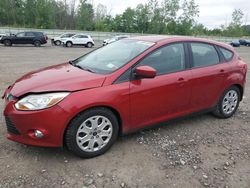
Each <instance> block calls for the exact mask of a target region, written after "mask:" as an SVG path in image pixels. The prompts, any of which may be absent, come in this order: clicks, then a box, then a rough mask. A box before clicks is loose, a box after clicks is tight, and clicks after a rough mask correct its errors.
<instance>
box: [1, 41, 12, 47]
mask: <svg viewBox="0 0 250 188" xmlns="http://www.w3.org/2000/svg"><path fill="white" fill-rule="evenodd" d="M3 43H4V46H12V43H11V41H10V40H4V42H3Z"/></svg>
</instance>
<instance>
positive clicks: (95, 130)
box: [64, 108, 119, 158]
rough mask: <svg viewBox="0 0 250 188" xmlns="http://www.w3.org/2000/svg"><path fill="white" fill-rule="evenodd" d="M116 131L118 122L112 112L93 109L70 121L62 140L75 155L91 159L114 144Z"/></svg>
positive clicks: (103, 109) (104, 109)
mask: <svg viewBox="0 0 250 188" xmlns="http://www.w3.org/2000/svg"><path fill="white" fill-rule="evenodd" d="M118 129H119V125H118V121H117V118H116V116H115V115H114V114H113V112H112V111H110V110H109V109H106V108H93V109H90V110H87V111H85V112H83V113H81V114H79V115H77V116H76V117H75V118H74V119H73V120H72V121H71V123H70V124H69V126H68V128H67V130H66V132H65V136H64V140H65V144H66V146H67V148H68V149H69V150H70V151H72V152H73V153H74V154H75V155H77V156H79V157H82V158H91V157H95V156H98V155H101V154H103V153H105V152H106V151H107V150H108V149H109V148H110V147H111V146H112V145H113V144H114V142H115V141H116V139H117V136H118ZM84 138H85V139H84Z"/></svg>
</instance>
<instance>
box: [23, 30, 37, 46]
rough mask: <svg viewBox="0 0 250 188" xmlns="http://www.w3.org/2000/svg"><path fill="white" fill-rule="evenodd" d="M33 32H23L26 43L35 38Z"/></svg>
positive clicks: (31, 42) (31, 41)
mask: <svg viewBox="0 0 250 188" xmlns="http://www.w3.org/2000/svg"><path fill="white" fill-rule="evenodd" d="M35 37H36V36H35V34H34V33H32V32H26V33H25V42H26V44H33V41H34V39H35Z"/></svg>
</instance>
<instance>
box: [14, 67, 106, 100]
mask: <svg viewBox="0 0 250 188" xmlns="http://www.w3.org/2000/svg"><path fill="white" fill-rule="evenodd" d="M105 78H106V77H105V75H101V74H96V73H91V72H88V71H85V70H82V69H79V68H77V67H74V66H72V65H71V64H69V63H65V64H61V65H55V66H51V67H47V68H44V69H40V70H38V71H34V72H30V73H28V74H26V75H24V76H23V77H21V78H19V79H18V80H17V81H16V82H15V83H14V84H13V85H12V86H11V90H10V92H11V94H12V95H14V96H16V97H19V96H22V95H24V94H27V93H40V92H49V91H77V90H83V89H90V88H95V87H101V86H102V84H103V82H104V80H105Z"/></svg>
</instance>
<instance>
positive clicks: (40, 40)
mask: <svg viewBox="0 0 250 188" xmlns="http://www.w3.org/2000/svg"><path fill="white" fill-rule="evenodd" d="M47 40H48V37H47V36H46V35H44V34H43V33H42V32H34V31H28V32H20V33H17V34H16V35H11V36H3V37H2V39H1V40H0V43H2V44H4V45H5V46H11V45H12V44H34V45H35V46H41V44H46V43H47Z"/></svg>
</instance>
